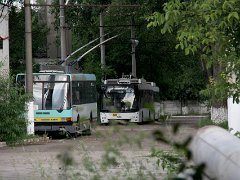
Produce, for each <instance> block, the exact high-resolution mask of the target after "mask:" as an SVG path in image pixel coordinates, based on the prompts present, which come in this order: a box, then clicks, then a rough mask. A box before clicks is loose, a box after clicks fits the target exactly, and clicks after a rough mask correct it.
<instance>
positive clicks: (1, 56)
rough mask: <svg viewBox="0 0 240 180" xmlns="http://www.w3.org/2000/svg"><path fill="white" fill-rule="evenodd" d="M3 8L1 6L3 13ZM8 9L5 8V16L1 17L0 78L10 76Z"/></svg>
mask: <svg viewBox="0 0 240 180" xmlns="http://www.w3.org/2000/svg"><path fill="white" fill-rule="evenodd" d="M2 8H3V6H2V5H0V10H1V12H2ZM7 12H8V8H7V7H4V9H3V14H2V16H1V17H0V41H1V42H0V43H2V45H3V46H2V48H0V76H6V77H7V76H8V74H9V29H8V20H9V19H8V14H7Z"/></svg>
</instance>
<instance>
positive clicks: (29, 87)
mask: <svg viewBox="0 0 240 180" xmlns="http://www.w3.org/2000/svg"><path fill="white" fill-rule="evenodd" d="M24 10H25V51H26V56H25V59H26V93H27V94H28V95H30V96H31V97H32V96H33V74H32V16H31V6H30V0H24ZM26 105H27V109H28V110H27V120H28V121H27V134H28V135H33V134H34V113H33V100H30V102H27V104H26Z"/></svg>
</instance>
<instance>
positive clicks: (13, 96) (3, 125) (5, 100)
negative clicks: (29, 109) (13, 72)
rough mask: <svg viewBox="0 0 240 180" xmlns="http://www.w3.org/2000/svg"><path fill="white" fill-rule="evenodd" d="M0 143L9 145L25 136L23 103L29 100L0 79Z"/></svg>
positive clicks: (18, 90)
mask: <svg viewBox="0 0 240 180" xmlns="http://www.w3.org/2000/svg"><path fill="white" fill-rule="evenodd" d="M0 87H1V88H0V117H1V118H0V141H6V142H7V143H9V144H11V143H14V142H16V141H18V140H21V139H22V138H24V137H25V136H26V119H25V115H26V114H25V111H26V107H25V102H26V101H27V100H28V99H29V98H28V97H27V96H26V95H22V94H21V93H20V91H21V90H20V89H18V88H16V87H12V86H11V81H10V80H7V79H4V78H0Z"/></svg>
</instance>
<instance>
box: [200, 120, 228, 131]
mask: <svg viewBox="0 0 240 180" xmlns="http://www.w3.org/2000/svg"><path fill="white" fill-rule="evenodd" d="M208 125H215V126H219V127H222V128H224V129H226V130H228V121H224V122H220V123H214V122H213V121H212V120H211V119H210V118H208V119H203V120H201V121H199V122H198V127H200V128H201V127H204V126H208Z"/></svg>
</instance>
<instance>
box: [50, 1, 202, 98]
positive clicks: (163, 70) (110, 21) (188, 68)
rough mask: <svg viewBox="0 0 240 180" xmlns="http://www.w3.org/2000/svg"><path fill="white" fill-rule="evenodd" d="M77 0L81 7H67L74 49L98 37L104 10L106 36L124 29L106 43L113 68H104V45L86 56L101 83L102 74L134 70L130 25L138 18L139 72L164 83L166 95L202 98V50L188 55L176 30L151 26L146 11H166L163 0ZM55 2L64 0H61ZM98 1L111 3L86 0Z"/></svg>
mask: <svg viewBox="0 0 240 180" xmlns="http://www.w3.org/2000/svg"><path fill="white" fill-rule="evenodd" d="M74 2H77V3H79V4H83V6H82V7H81V8H79V7H77V6H68V7H67V8H66V9H65V12H66V22H67V24H68V26H69V27H70V28H71V31H72V33H73V34H72V37H73V51H74V50H76V49H78V48H79V47H82V46H83V45H85V44H87V43H88V42H90V41H92V40H93V39H95V38H97V37H99V13H100V12H103V15H104V25H105V27H104V32H105V33H109V34H108V35H107V36H105V39H107V38H110V37H112V36H114V35H116V34H119V33H122V32H124V33H123V34H121V36H119V37H117V38H115V39H114V40H111V41H109V42H107V43H105V48H106V65H107V66H106V67H107V69H106V70H107V71H108V72H109V70H110V71H112V72H109V73H108V72H101V68H100V55H99V54H100V49H96V50H94V51H92V52H91V53H89V54H88V55H86V56H85V57H84V58H83V59H82V61H81V62H80V66H81V67H82V68H83V71H84V72H92V73H96V74H97V77H99V78H98V82H99V83H101V79H102V78H103V79H104V78H116V77H121V76H122V74H123V73H124V74H130V73H131V67H132V63H131V61H132V60H131V41H130V34H131V30H130V29H131V23H132V20H133V21H134V28H135V32H136V39H137V40H139V44H138V46H137V47H136V60H137V76H138V77H139V78H141V77H144V78H145V79H147V80H148V81H153V82H156V83H157V85H158V86H159V87H160V91H161V99H183V98H187V99H199V98H200V95H199V90H201V89H203V88H205V84H206V80H205V79H204V78H205V77H204V76H203V75H202V74H203V73H202V69H201V64H200V63H196V61H195V60H196V59H199V56H198V55H195V56H191V57H185V56H184V54H183V53H182V52H181V51H179V50H175V42H176V38H175V36H174V35H167V36H166V35H161V34H159V30H158V29H148V28H146V21H145V17H146V16H149V15H150V14H151V12H154V11H162V5H163V3H164V2H165V1H164V0H163V1H147V2H146V1H143V0H141V1H130V0H124V1H121V2H119V1H116V0H107V1H98V0H84V1H83V0H78V1H74ZM55 3H56V4H59V2H58V1H55ZM71 3H73V1H69V5H71ZM99 3H103V4H109V5H112V6H110V7H107V8H106V7H99V6H96V7H92V6H87V5H88V4H99ZM119 4H120V5H121V4H125V5H126V4H139V5H140V6H139V7H127V6H123V7H116V6H115V5H119ZM85 5H86V6H85ZM53 12H54V13H55V15H56V17H57V19H58V17H59V8H58V6H56V7H54V8H53ZM55 25H56V26H55V27H56V29H57V28H59V21H58V20H57V21H56V23H55ZM96 43H97V42H96ZM92 46H93V45H92ZM92 46H88V47H87V48H85V49H83V50H82V51H80V52H78V53H76V55H75V56H74V57H73V59H74V58H78V57H79V56H80V55H81V54H82V53H84V52H86V50H88V49H90V48H91V47H92ZM173 64H174V66H173ZM109 68H110V69H109ZM104 71H105V70H104Z"/></svg>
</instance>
